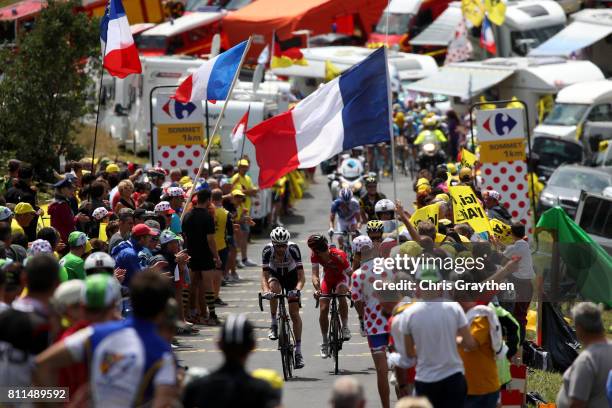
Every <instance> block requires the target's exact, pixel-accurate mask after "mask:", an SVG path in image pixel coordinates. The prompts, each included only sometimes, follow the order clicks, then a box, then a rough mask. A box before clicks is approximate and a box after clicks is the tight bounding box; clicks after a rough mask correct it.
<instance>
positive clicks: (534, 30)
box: [410, 0, 567, 60]
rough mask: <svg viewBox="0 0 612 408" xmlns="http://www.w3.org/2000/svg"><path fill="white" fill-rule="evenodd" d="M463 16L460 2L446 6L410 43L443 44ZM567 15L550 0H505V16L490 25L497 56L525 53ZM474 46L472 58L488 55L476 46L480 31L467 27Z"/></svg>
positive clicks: (557, 27)
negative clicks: (501, 22) (500, 23)
mask: <svg viewBox="0 0 612 408" xmlns="http://www.w3.org/2000/svg"><path fill="white" fill-rule="evenodd" d="M462 18H463V15H462V14H461V2H454V3H451V4H450V5H449V6H448V8H447V9H446V10H445V11H444V12H443V13H442V14H441V15H440V16H439V17H438V18H437V19H436V20H435V21H434V22H433V23H432V24H431V25H430V26H429V27H427V28H426V29H425V30H423V32H421V33H420V34H419V35H417V36H416V37H414V38H413V39H412V40H410V44H411V45H414V46H440V47H447V46H448V45H449V43H450V42H451V40H452V39H453V36H454V34H455V29H456V28H457V25H458V24H459V22H460V21H461V19H462ZM566 21H567V17H566V16H565V12H564V11H563V8H562V7H561V6H560V5H559V4H558V3H557V2H555V1H552V0H522V1H516V0H511V1H508V2H507V8H506V19H505V21H504V23H503V24H502V25H501V26H496V25H495V24H492V26H493V35H494V37H495V45H496V47H497V55H496V56H497V57H514V56H525V55H527V53H528V52H529V50H530V49H532V48H535V47H537V46H538V45H540V44H541V43H543V42H544V41H546V40H547V39H549V38H550V37H552V36H553V35H555V34H556V33H558V32H559V31H561V30H562V29H563V27H565V23H566ZM468 32H469V38H470V41H471V42H472V45H473V49H474V55H473V59H474V60H482V59H486V58H488V57H490V56H491V55H490V54H489V55H487V54H485V51H484V50H483V49H482V48H481V47H480V31H479V30H468Z"/></svg>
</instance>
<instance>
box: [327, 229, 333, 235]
mask: <svg viewBox="0 0 612 408" xmlns="http://www.w3.org/2000/svg"><path fill="white" fill-rule="evenodd" d="M327 233H328V234H329V236H330V237H331V236H332V235H334V229H333V228H330V229H329V230H328V231H327Z"/></svg>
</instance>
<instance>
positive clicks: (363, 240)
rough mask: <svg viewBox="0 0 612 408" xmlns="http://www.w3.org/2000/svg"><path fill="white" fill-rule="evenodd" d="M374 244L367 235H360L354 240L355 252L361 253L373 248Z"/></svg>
mask: <svg viewBox="0 0 612 408" xmlns="http://www.w3.org/2000/svg"><path fill="white" fill-rule="evenodd" d="M373 247H374V244H373V243H372V240H371V239H370V237H368V236H367V235H360V236H358V237H355V239H354V240H353V251H354V252H361V250H362V249H363V248H373Z"/></svg>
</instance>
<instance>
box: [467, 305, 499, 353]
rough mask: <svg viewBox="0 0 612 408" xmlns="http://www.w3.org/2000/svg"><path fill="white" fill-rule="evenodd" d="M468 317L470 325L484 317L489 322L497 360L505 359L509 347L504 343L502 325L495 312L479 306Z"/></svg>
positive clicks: (469, 312) (471, 310) (470, 311)
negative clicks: (478, 318)
mask: <svg viewBox="0 0 612 408" xmlns="http://www.w3.org/2000/svg"><path fill="white" fill-rule="evenodd" d="M466 316H467V319H468V321H469V322H470V324H471V323H472V321H474V319H475V318H476V317H481V316H484V317H486V318H487V319H488V320H489V337H490V338H491V348H492V349H493V353H495V357H496V358H498V357H504V358H505V356H506V350H507V347H506V344H505V343H504V339H503V334H502V328H501V324H500V323H499V319H498V318H497V314H496V313H495V311H494V310H493V309H492V308H490V307H489V306H485V305H478V306H474V307H473V308H471V309H470V310H468V312H467V313H466Z"/></svg>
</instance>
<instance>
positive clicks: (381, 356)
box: [372, 349, 390, 408]
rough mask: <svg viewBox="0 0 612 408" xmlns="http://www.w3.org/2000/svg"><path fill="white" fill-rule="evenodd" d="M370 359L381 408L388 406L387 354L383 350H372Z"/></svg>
mask: <svg viewBox="0 0 612 408" xmlns="http://www.w3.org/2000/svg"><path fill="white" fill-rule="evenodd" d="M372 359H373V360H374V367H375V368H376V381H377V385H378V395H379V396H380V402H381V404H382V406H383V408H389V404H390V403H389V380H388V377H387V376H388V371H389V368H388V366H387V355H386V354H385V350H384V349H383V350H380V351H372Z"/></svg>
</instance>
